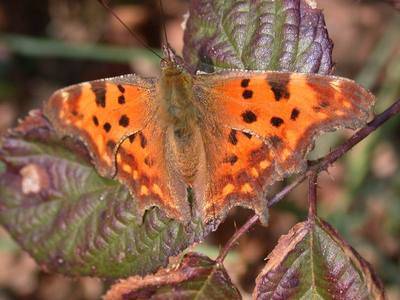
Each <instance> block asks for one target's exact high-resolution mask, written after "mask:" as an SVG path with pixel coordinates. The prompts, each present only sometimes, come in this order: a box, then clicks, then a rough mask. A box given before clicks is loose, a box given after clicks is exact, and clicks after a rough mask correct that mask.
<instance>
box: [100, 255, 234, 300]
mask: <svg viewBox="0 0 400 300" xmlns="http://www.w3.org/2000/svg"><path fill="white" fill-rule="evenodd" d="M129 299H132V300H133V299H146V300H147V299H149V300H151V299H157V300H164V299H181V300H186V299H187V300H189V299H199V300H201V299H204V300H218V299H221V300H225V299H230V300H235V299H241V296H240V293H239V291H238V290H237V288H236V287H235V286H234V285H233V284H232V282H231V280H230V278H229V276H228V274H227V273H226V271H225V269H224V267H223V266H222V264H218V263H216V262H215V261H213V260H211V259H210V258H208V257H207V256H203V255H201V254H198V253H188V254H186V255H185V257H184V258H183V260H182V261H181V263H180V264H179V266H178V267H176V268H171V269H163V270H160V271H159V272H158V273H157V274H155V275H149V276H146V277H145V278H140V277H131V278H129V279H127V280H122V281H120V282H119V283H117V284H115V285H114V286H113V287H112V288H111V289H110V291H109V292H108V293H107V294H106V296H105V298H104V300H129Z"/></svg>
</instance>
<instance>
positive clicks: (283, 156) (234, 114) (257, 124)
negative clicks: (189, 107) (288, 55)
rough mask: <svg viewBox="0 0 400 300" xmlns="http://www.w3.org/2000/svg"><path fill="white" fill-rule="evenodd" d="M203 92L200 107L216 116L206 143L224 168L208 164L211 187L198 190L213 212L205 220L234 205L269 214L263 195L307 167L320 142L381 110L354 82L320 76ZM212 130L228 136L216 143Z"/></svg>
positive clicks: (215, 82)
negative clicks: (322, 137)
mask: <svg viewBox="0 0 400 300" xmlns="http://www.w3.org/2000/svg"><path fill="white" fill-rule="evenodd" d="M196 86H197V89H195V93H196V97H197V99H198V101H199V102H200V103H204V104H205V106H206V108H204V109H205V110H210V111H212V112H213V115H212V116H211V117H207V118H206V119H205V120H206V121H205V122H204V123H205V129H204V130H203V132H204V134H203V138H204V140H205V141H206V142H205V145H206V146H205V149H206V150H205V151H206V153H208V154H207V155H208V156H207V157H208V159H209V160H211V161H212V162H217V163H215V164H213V163H211V164H209V166H210V167H209V169H208V170H207V174H208V176H209V183H208V186H207V187H206V188H204V187H200V186H198V187H195V189H196V188H197V190H199V191H203V190H204V194H203V197H204V198H205V199H206V201H207V202H208V204H209V205H208V206H207V205H206V206H205V207H206V211H205V215H206V218H213V217H214V215H220V214H222V215H223V214H224V212H225V208H226V207H231V206H232V199H233V198H235V199H239V200H234V202H233V203H236V204H235V205H244V206H248V207H253V208H255V209H256V210H257V211H260V207H266V204H265V203H264V204H262V201H264V202H265V200H264V198H263V197H264V196H263V195H264V194H263V191H265V190H266V187H267V186H268V185H271V184H272V183H274V182H276V181H277V180H281V179H282V178H283V177H285V176H287V175H289V174H293V173H296V172H300V171H301V170H302V169H303V168H304V167H305V165H306V159H305V156H306V154H307V153H308V151H309V150H310V149H311V148H312V146H313V141H314V139H315V138H316V136H318V134H320V133H321V132H326V131H331V130H334V129H336V128H342V127H346V128H351V129H356V128H358V127H360V126H362V125H363V124H364V123H365V122H366V121H367V119H368V117H369V113H370V110H371V106H372V104H373V103H374V97H373V96H372V95H371V94H370V93H369V92H367V91H366V90H365V89H363V88H362V87H360V86H359V85H357V84H356V83H355V82H354V81H351V80H348V79H344V78H338V77H333V76H322V75H317V74H300V73H285V72H230V73H226V74H211V75H198V76H197V78H196ZM207 107H209V108H207ZM206 127H208V129H210V128H215V127H217V128H225V129H224V130H219V132H222V134H214V135H213V134H209V132H215V131H213V130H207V128H206ZM215 145H221V147H216V146H215ZM218 149H219V150H218ZM243 191H245V193H243ZM245 195H247V197H246V196H245ZM248 198H251V199H248ZM210 203H212V204H213V206H212V207H211V206H210ZM216 203H218V205H216ZM209 206H210V207H211V208H209V210H207V208H208V207H209Z"/></svg>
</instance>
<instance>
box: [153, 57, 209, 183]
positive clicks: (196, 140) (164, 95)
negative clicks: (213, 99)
mask: <svg viewBox="0 0 400 300" xmlns="http://www.w3.org/2000/svg"><path fill="white" fill-rule="evenodd" d="M159 82H160V86H159V89H160V95H161V101H162V103H163V104H164V107H165V110H164V111H165V112H166V123H167V126H168V129H167V135H166V138H167V146H168V147H169V149H168V151H169V152H171V153H170V154H171V155H172V157H174V161H175V165H176V166H177V168H178V170H177V171H179V173H180V174H181V175H182V176H183V177H184V178H185V179H186V181H187V182H189V183H190V182H191V181H192V179H193V177H194V176H195V175H196V171H197V165H198V162H199V150H200V148H201V147H200V146H201V145H200V141H201V136H200V132H199V129H198V119H199V112H198V109H197V108H196V107H195V105H194V101H193V77H192V76H191V74H190V73H189V72H187V71H186V70H185V69H184V68H183V67H181V66H179V65H178V64H177V63H175V62H172V61H167V62H165V63H163V64H162V73H161V77H160V81H159Z"/></svg>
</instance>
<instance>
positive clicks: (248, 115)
mask: <svg viewBox="0 0 400 300" xmlns="http://www.w3.org/2000/svg"><path fill="white" fill-rule="evenodd" d="M242 118H243V121H245V122H246V123H253V122H255V121H257V116H256V114H255V113H254V112H252V111H251V110H246V111H245V112H243V113H242Z"/></svg>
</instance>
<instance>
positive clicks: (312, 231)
mask: <svg viewBox="0 0 400 300" xmlns="http://www.w3.org/2000/svg"><path fill="white" fill-rule="evenodd" d="M253 296H254V299H275V298H276V297H279V299H384V291H383V287H382V284H381V282H380V281H379V279H378V278H377V277H376V275H375V274H374V272H373V271H372V269H371V267H370V265H369V264H368V263H367V262H366V261H365V260H364V259H363V258H362V257H361V256H360V255H359V254H358V253H357V252H356V251H355V250H354V249H353V248H352V247H351V246H349V245H348V244H347V243H346V242H345V241H344V240H343V239H342V238H341V237H340V236H339V235H338V233H337V232H336V231H335V230H334V229H333V228H332V227H331V226H330V225H329V224H328V223H326V222H324V221H322V220H320V219H318V218H316V219H315V220H314V221H313V220H308V221H306V222H303V223H298V224H297V225H295V226H294V227H293V228H292V229H291V230H290V232H289V233H288V234H287V235H285V236H282V237H281V238H280V239H279V242H278V245H277V246H276V247H275V249H274V250H273V251H272V252H271V253H270V255H269V256H268V263H267V264H266V266H265V268H264V269H263V271H262V272H261V273H260V274H259V275H258V277H257V280H256V287H255V289H254V292H253Z"/></svg>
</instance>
